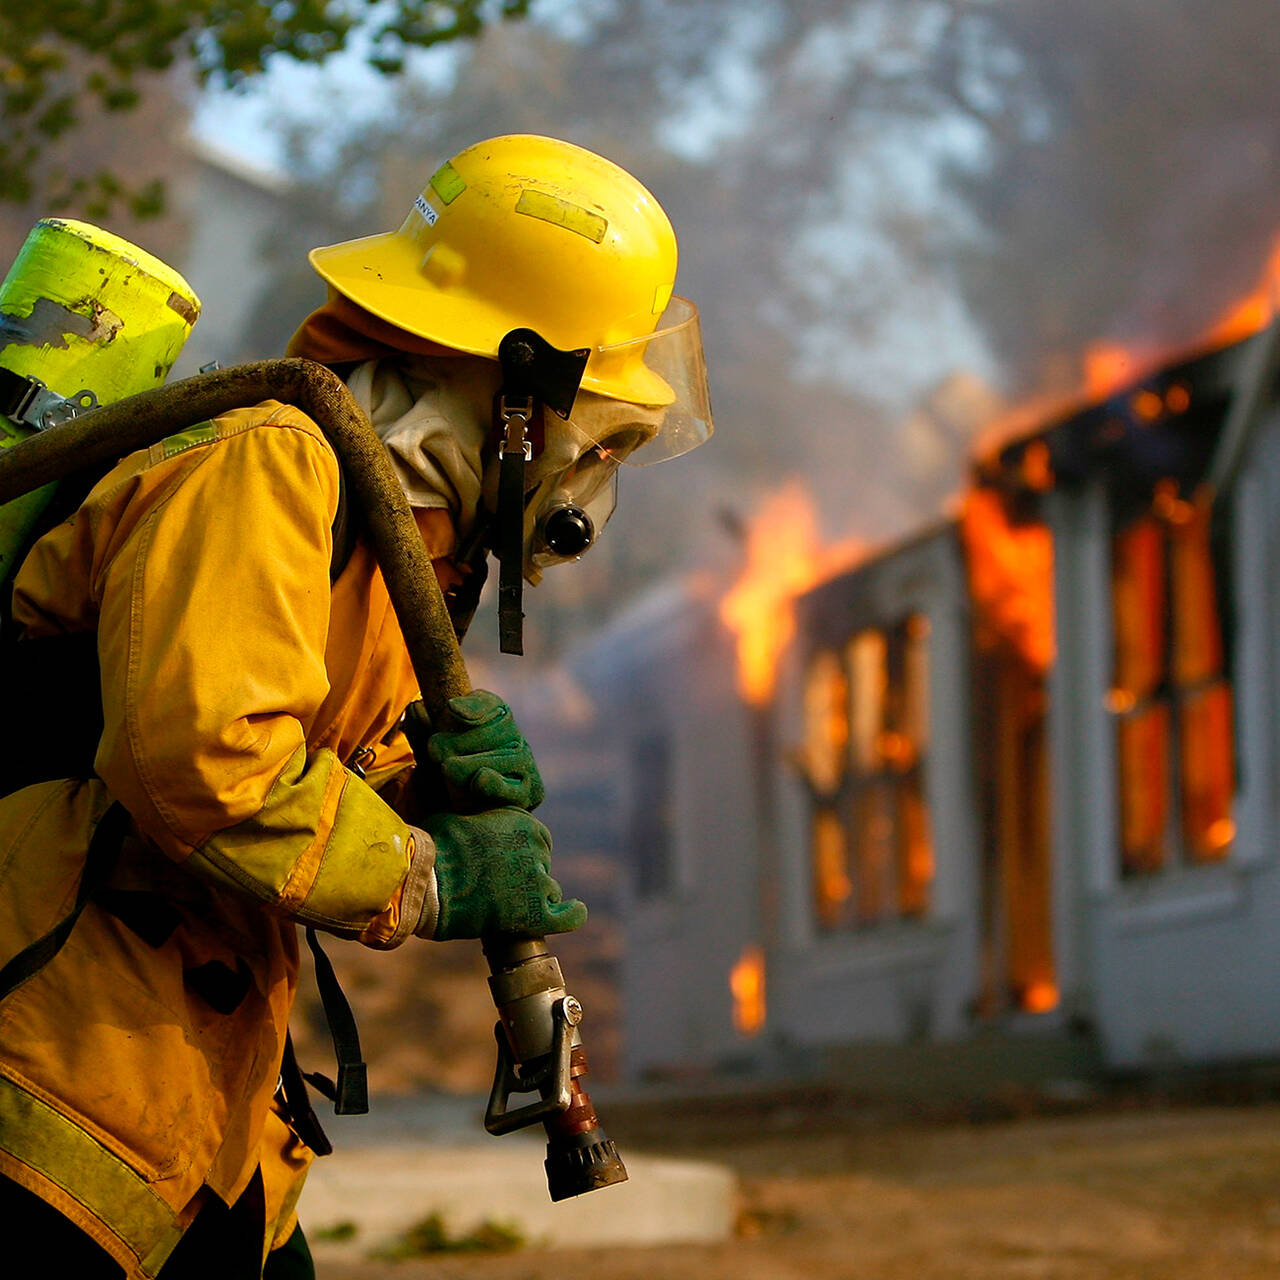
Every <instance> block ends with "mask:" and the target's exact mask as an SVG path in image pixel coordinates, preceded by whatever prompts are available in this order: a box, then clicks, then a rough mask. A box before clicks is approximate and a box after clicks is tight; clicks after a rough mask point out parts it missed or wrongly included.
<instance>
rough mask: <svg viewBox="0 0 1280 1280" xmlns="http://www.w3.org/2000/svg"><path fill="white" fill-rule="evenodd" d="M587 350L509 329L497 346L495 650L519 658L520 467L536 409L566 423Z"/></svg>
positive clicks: (528, 455)
mask: <svg viewBox="0 0 1280 1280" xmlns="http://www.w3.org/2000/svg"><path fill="white" fill-rule="evenodd" d="M589 355H590V351H589V349H588V348H585V347H584V348H582V349H580V350H577V351H561V350H560V349H559V348H557V347H553V346H552V345H551V344H550V343H549V342H548V341H547V340H546V339H545V338H543V337H542V336H541V334H539V333H537V332H535V331H534V330H533V329H512V330H511V332H510V333H508V334H507V335H506V337H504V338H503V339H502V341H501V342H500V343H499V344H498V364H499V365H500V366H501V368H502V385H501V387H500V388H499V390H498V395H497V399H496V409H495V417H496V431H497V435H498V456H499V458H500V460H501V464H500V470H499V473H498V510H497V516H496V518H495V520H494V530H493V550H494V552H495V554H496V555H497V557H498V565H499V573H498V646H499V648H500V649H501V650H502V652H503V653H523V652H524V609H523V599H524V500H525V496H524V488H525V483H524V482H525V465H526V464H527V463H528V462H529V461H531V460H532V458H533V440H532V439H531V432H532V427H533V423H534V422H535V421H536V419H537V416H538V409H539V407H545V408H547V409H550V410H551V411H552V412H553V413H555V414H556V415H558V416H559V417H561V418H568V416H569V413H570V411H571V410H572V409H573V402H574V399H575V398H576V396H577V394H578V387H579V386H580V385H581V383H582V375H583V373H584V372H585V371H586V367H587V357H588V356H589Z"/></svg>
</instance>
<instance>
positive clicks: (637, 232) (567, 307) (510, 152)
mask: <svg viewBox="0 0 1280 1280" xmlns="http://www.w3.org/2000/svg"><path fill="white" fill-rule="evenodd" d="M310 258H311V265H312V266H313V267H314V268H315V269H316V271H317V272H319V274H320V275H321V276H322V277H323V278H324V279H325V280H326V281H327V282H328V283H329V284H330V285H332V286H333V287H334V288H335V289H336V290H337V291H338V292H339V293H341V294H343V295H344V296H345V297H347V298H349V299H350V300H351V301H352V302H354V303H356V304H357V305H359V306H361V307H363V308H364V309H365V310H366V311H370V312H372V313H373V314H374V315H375V316H378V317H380V318H381V319H383V320H386V321H388V322H389V323H391V324H394V325H396V326H397V327H398V328H400V329H404V330H407V331H408V332H409V333H412V334H415V335H417V336H418V337H421V338H428V339H430V340H431V341H433V342H439V343H442V344H444V345H445V346H448V347H452V348H454V349H455V350H458V351H466V352H469V353H471V354H473V355H481V356H488V357H490V358H492V359H497V355H498V344H499V342H501V340H502V338H503V337H504V335H505V334H507V333H508V332H509V331H510V330H512V329H517V328H530V329H534V330H536V331H537V332H538V333H539V334H541V336H542V337H543V338H545V339H546V340H547V341H548V342H550V343H551V344H552V345H553V346H556V347H559V348H560V349H562V350H566V351H568V350H579V349H582V348H587V349H588V350H589V351H590V356H589V358H588V360H587V366H586V372H585V374H584V376H583V379H582V389H583V390H585V391H588V392H594V393H596V394H597V395H601V396H607V397H608V398H610V399H612V400H620V401H625V402H627V403H630V404H636V405H644V406H648V407H651V408H661V409H664V410H665V412H663V413H661V414H656V415H655V414H647V415H643V417H644V423H645V425H644V427H643V428H640V429H638V430H637V431H634V432H625V433H623V434H622V435H621V436H619V437H618V443H617V446H616V448H612V451H613V452H614V454H615V457H616V458H617V460H618V461H627V462H635V463H642V464H643V463H648V462H658V461H661V460H662V459H664V458H671V457H675V456H676V455H677V454H681V453H685V452H687V451H688V450H690V449H692V448H694V447H695V446H696V445H699V444H701V443H702V442H703V441H704V440H706V439H707V437H708V436H710V434H711V432H712V419H711V403H710V395H709V393H708V389H707V376H706V365H705V361H704V358H703V352H702V336H701V331H700V328H699V324H698V311H697V308H696V307H695V306H694V305H693V303H691V302H689V301H687V300H686V299H684V298H679V297H673V296H672V288H673V285H674V283H675V275H676V238H675V233H674V232H673V231H672V229H671V223H670V221H669V220H668V218H667V215H666V214H665V213H664V212H663V210H662V207H661V205H659V204H658V202H657V200H655V199H654V197H653V196H652V195H651V194H650V193H649V191H648V190H646V189H645V188H644V187H643V186H642V185H641V184H640V183H639V182H637V181H636V179H635V178H633V177H632V176H631V175H630V174H629V173H627V172H626V170H624V169H621V168H619V167H618V166H617V165H615V164H613V163H612V161H609V160H606V159H604V158H603V157H602V156H598V155H596V154H594V153H593V152H591V151H587V150H585V149H584V148H582V147H577V146H574V145H573V144H572V143H568V142H561V141H558V140H556V139H555V138H542V137H536V136H533V135H526V134H516V135H509V136H506V137H501V138H491V139H489V140H488V141H487V142H478V143H476V144H475V145H474V146H470V147H467V148H466V149H465V150H464V151H460V152H459V153H458V154H457V155H456V156H454V157H453V159H452V160H449V161H447V162H446V163H445V164H443V165H441V166H440V168H439V169H437V170H436V171H435V173H434V174H432V175H431V179H430V181H429V182H428V183H427V185H426V187H425V188H424V189H423V191H422V194H421V195H419V196H418V198H417V199H416V200H415V201H414V203H413V208H412V209H410V210H409V213H408V216H407V217H406V218H405V220H404V222H403V223H402V224H401V226H400V228H399V229H398V230H396V231H391V232H387V233H385V234H383V235H375V236H366V237H364V238H362V239H359V240H349V241H346V242H345V243H343V244H336V245H329V246H327V247H323V248H318V249H313V250H312V251H311V255H310ZM570 426H571V427H574V428H575V429H577V430H578V431H579V432H583V430H584V425H580V424H579V423H578V422H576V421H575V420H574V416H573V415H571V416H570ZM590 442H591V443H592V444H597V445H601V446H603V447H604V448H606V449H611V446H612V443H613V442H612V441H598V440H594V439H592V440H591V441H590Z"/></svg>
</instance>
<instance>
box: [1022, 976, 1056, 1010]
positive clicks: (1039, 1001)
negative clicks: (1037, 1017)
mask: <svg viewBox="0 0 1280 1280" xmlns="http://www.w3.org/2000/svg"><path fill="white" fill-rule="evenodd" d="M1061 999H1062V997H1061V994H1060V993H1059V991H1058V987H1057V984H1056V983H1054V982H1046V981H1040V982H1032V983H1030V984H1029V985H1028V986H1027V988H1026V989H1025V990H1024V991H1023V993H1022V1001H1021V1003H1022V1007H1023V1008H1024V1009H1025V1010H1026V1011H1027V1012H1028V1013H1049V1012H1050V1011H1052V1010H1053V1009H1056V1008H1057V1007H1058V1004H1059V1002H1060V1000H1061Z"/></svg>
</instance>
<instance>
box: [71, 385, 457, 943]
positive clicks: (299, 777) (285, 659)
mask: <svg viewBox="0 0 1280 1280" xmlns="http://www.w3.org/2000/svg"><path fill="white" fill-rule="evenodd" d="M281 417H282V418H283V420H273V421H268V422H265V423H264V422H262V421H261V418H259V421H258V422H257V423H256V424H254V425H250V426H248V427H246V428H244V429H240V430H236V431H233V432H232V433H231V434H223V435H220V436H219V438H217V439H216V440H214V441H212V442H209V443H204V444H203V445H202V446H201V447H199V448H198V449H196V450H193V451H192V453H191V456H190V457H188V458H184V459H182V463H183V465H182V466H181V468H180V469H178V470H176V471H175V475H174V478H173V482H172V484H171V485H170V486H169V487H168V488H167V489H166V490H165V491H163V492H160V493H157V494H154V495H152V497H151V499H150V500H149V501H147V502H145V503H142V504H140V505H141V506H142V508H143V513H142V514H141V515H140V516H139V517H138V518H136V519H122V520H121V521H120V522H119V524H118V526H117V528H116V530H115V534H114V536H113V537H111V538H110V539H107V540H106V546H105V547H104V548H103V552H104V553H103V555H102V557H101V559H100V561H99V564H98V565H97V566H96V567H95V584H94V590H95V594H97V595H98V597H99V652H100V657H101V663H102V683H103V703H104V719H105V731H104V734H103V737H102V742H101V745H100V748H99V753H98V758H97V762H96V767H97V771H98V773H99V776H100V777H101V778H102V779H103V781H104V782H105V783H106V784H107V786H108V787H109V788H110V789H111V791H112V792H113V794H114V795H116V796H117V797H118V798H119V799H120V800H121V801H122V802H123V803H124V805H125V806H126V808H128V810H129V811H130V813H131V814H132V815H133V817H134V820H135V821H136V823H137V824H138V826H139V827H140V828H141V829H142V830H143V831H144V832H145V833H146V835H147V836H149V837H150V838H151V839H152V840H153V841H154V842H155V843H156V844H157V845H158V846H159V847H160V848H161V849H162V850H163V851H164V852H165V853H167V854H168V855H170V856H171V857H173V858H175V859H178V860H180V861H185V862H186V863H187V864H188V865H190V866H191V867H192V869H193V870H196V871H199V872H202V873H204V874H206V875H209V876H211V877H213V878H215V879H217V880H219V881H221V882H223V883H230V884H233V885H235V886H236V887H238V888H239V889H240V890H242V891H244V892H246V893H249V894H251V895H253V896H255V897H257V898H258V899H260V900H261V901H262V902H264V903H265V904H267V905H268V906H270V907H271V908H273V909H275V910H278V911H280V912H282V913H283V914H285V915H288V916H291V917H292V918H294V919H296V920H299V921H302V922H304V923H307V924H313V925H316V926H317V927H319V928H322V929H326V930H329V931H331V932H334V933H339V934H343V935H346V936H351V937H357V938H359V939H360V940H361V941H363V942H366V943H368V944H370V945H373V946H393V945H396V944H397V943H398V942H400V941H402V940H403V939H404V938H405V937H407V936H408V935H409V934H410V933H411V932H412V931H413V929H414V927H415V926H416V925H417V923H418V917H419V914H420V909H421V906H422V903H423V901H424V899H428V898H431V897H432V896H433V894H434V875H433V871H432V864H433V861H434V849H433V848H432V847H431V842H430V839H429V838H428V837H426V836H424V835H422V833H420V832H417V831H415V830H413V829H411V828H410V827H409V826H407V825H406V823H405V822H404V821H403V820H402V819H400V818H399V817H398V816H397V815H396V814H395V812H394V811H393V810H392V809H391V808H390V807H389V806H388V805H387V804H386V803H384V802H383V801H382V800H381V799H380V798H379V797H378V796H377V794H376V793H375V792H374V791H373V790H372V789H371V788H370V787H368V786H367V785H366V784H365V783H364V782H362V781H361V780H360V779H359V778H358V777H356V776H355V775H354V774H352V773H351V772H349V771H348V770H347V769H346V768H344V767H343V765H342V762H341V761H340V760H338V759H337V757H336V756H335V755H334V754H333V752H332V751H329V750H327V749H317V750H309V749H308V746H307V733H308V731H309V730H310V728H311V726H312V722H313V720H314V718H315V716H316V713H317V711H318V710H319V708H320V706H321V703H322V702H323V701H324V698H325V696H326V694H327V693H328V689H329V685H328V678H327V675H326V671H325V661H324V658H325V644H326V638H327V633H328V626H329V590H330V588H329V560H330V554H331V530H330V522H331V520H332V517H333V512H334V509H335V506H336V503H337V492H338V473H337V464H336V461H335V459H334V457H333V455H332V453H331V451H330V450H329V448H328V446H327V445H326V444H325V443H324V442H323V440H322V439H321V438H319V437H318V435H317V434H316V432H315V428H314V426H312V424H310V422H309V420H307V419H305V418H304V417H303V416H302V415H300V414H297V413H296V411H286V412H285V413H284V414H283V415H280V414H277V415H273V418H281ZM222 430H223V431H224V432H225V431H226V427H225V426H223V427H222ZM179 447H181V446H180V445H179Z"/></svg>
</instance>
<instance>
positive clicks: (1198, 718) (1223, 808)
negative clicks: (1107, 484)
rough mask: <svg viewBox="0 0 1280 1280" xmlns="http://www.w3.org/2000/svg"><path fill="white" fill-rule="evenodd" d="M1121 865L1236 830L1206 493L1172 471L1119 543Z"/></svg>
mask: <svg viewBox="0 0 1280 1280" xmlns="http://www.w3.org/2000/svg"><path fill="white" fill-rule="evenodd" d="M1112 604H1113V610H1114V618H1115V665H1114V672H1115V674H1114V680H1113V683H1112V688H1111V690H1110V692H1109V693H1108V695H1107V705H1108V708H1109V709H1110V711H1111V712H1112V714H1113V715H1114V717H1115V720H1116V734H1117V747H1118V758H1119V770H1120V778H1119V783H1120V828H1121V830H1120V835H1121V868H1122V871H1123V873H1124V874H1125V875H1131V876H1137V875H1145V874H1150V873H1152V872H1158V871H1162V870H1165V869H1167V868H1169V867H1172V866H1177V865H1183V864H1197V863H1207V862H1218V861H1221V860H1222V859H1223V858H1225V857H1226V856H1227V855H1228V853H1229V852H1230V849H1231V842H1232V840H1233V838H1234V836H1235V824H1234V822H1233V819H1232V801H1233V798H1234V791H1235V762H1234V757H1233V747H1234V743H1233V729H1232V716H1233V709H1232V693H1231V686H1230V684H1229V682H1228V681H1227V679H1226V675H1225V672H1224V667H1223V641H1222V626H1221V617H1220V614H1219V609H1218V600H1217V590H1216V584H1215V581H1214V571H1213V560H1212V558H1211V556H1210V552H1209V507H1208V504H1207V502H1204V501H1195V502H1189V501H1187V500H1186V499H1184V498H1182V497H1180V496H1179V495H1178V491H1177V488H1176V485H1175V484H1174V482H1172V481H1164V482H1162V483H1161V485H1160V486H1158V487H1157V490H1156V493H1155V499H1154V502H1153V503H1152V506H1151V508H1150V509H1149V510H1148V511H1146V512H1144V513H1143V514H1142V515H1140V516H1139V517H1138V518H1136V519H1134V520H1132V521H1130V522H1129V523H1128V524H1126V525H1125V526H1124V527H1122V528H1121V529H1120V530H1119V531H1118V532H1117V533H1116V534H1115V536H1114V539H1113V546H1112Z"/></svg>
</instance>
